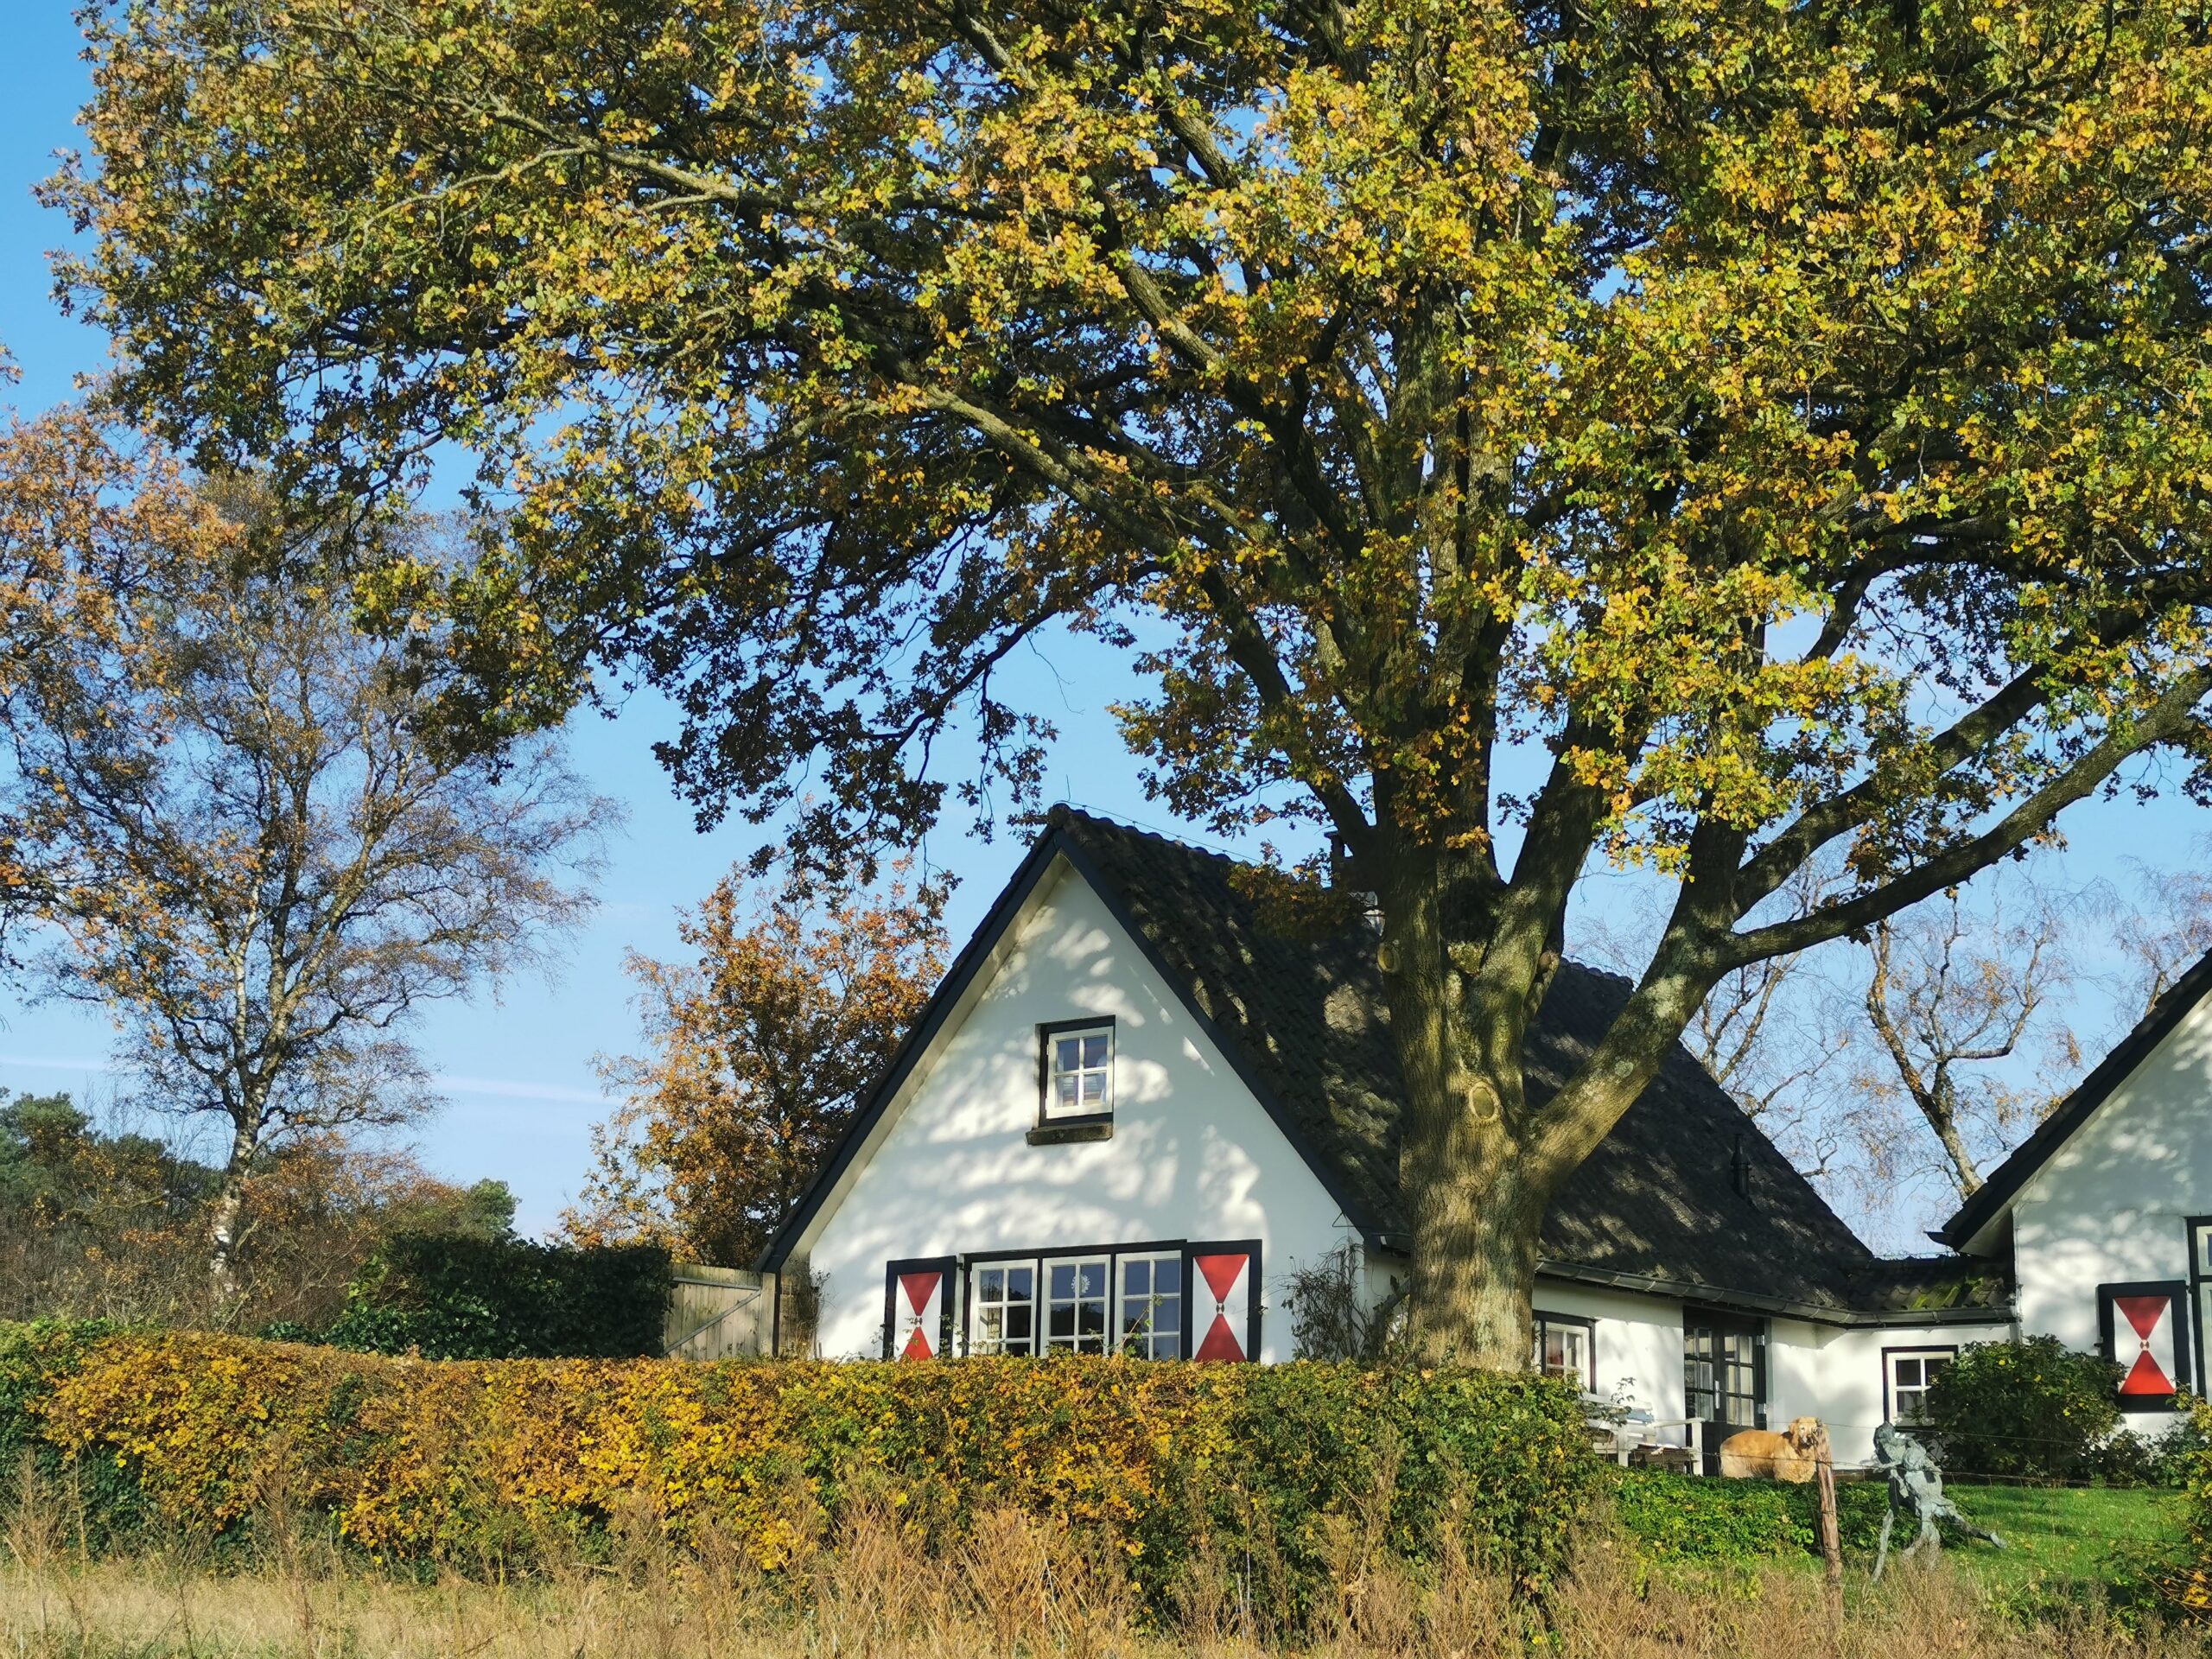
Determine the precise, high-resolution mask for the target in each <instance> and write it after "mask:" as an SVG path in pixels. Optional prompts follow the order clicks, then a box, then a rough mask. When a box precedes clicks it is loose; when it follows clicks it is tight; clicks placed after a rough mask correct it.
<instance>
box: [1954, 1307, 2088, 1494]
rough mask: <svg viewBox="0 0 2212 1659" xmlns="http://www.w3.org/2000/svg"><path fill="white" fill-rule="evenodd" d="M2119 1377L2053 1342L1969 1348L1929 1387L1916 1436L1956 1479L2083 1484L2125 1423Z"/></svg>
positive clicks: (2035, 1340)
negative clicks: (1976, 1477) (2050, 1480)
mask: <svg viewBox="0 0 2212 1659" xmlns="http://www.w3.org/2000/svg"><path fill="white" fill-rule="evenodd" d="M2119 1389H2120V1367H2118V1366H2117V1365H2115V1364H2113V1363H2112V1362H2111V1361H2110V1360H2108V1359H2104V1358H2101V1357H2099V1356H2097V1355H2095V1354H2082V1353H2075V1352H2074V1351H2072V1350H2070V1349H2069V1348H2068V1347H2066V1346H2065V1345H2064V1344H2063V1343H2061V1342H2060V1341H2059V1340H2058V1338H2056V1337H2030V1338H2027V1339H2026V1340H2024V1341H2022V1342H1986V1343H1974V1344H1968V1345H1967V1346H1965V1347H1962V1348H1961V1349H1960V1350H1959V1353H1958V1357H1956V1358H1955V1359H1954V1360H1953V1361H1952V1362H1951V1363H1950V1364H1948V1366H1946V1367H1945V1368H1944V1369H1943V1370H1942V1372H1941V1373H1940V1374H1939V1375H1938V1376H1937V1377H1936V1381H1935V1383H1934V1384H1933V1385H1932V1386H1931V1387H1930V1388H1929V1390H1928V1395H1927V1417H1926V1420H1925V1421H1924V1422H1923V1424H1922V1425H1920V1426H1919V1427H1916V1429H1915V1430H1914V1431H1913V1432H1914V1433H1916V1434H1917V1435H1919V1436H1920V1437H1921V1438H1922V1439H1923V1440H1925V1441H1926V1442H1927V1443H1928V1446H1929V1450H1930V1451H1931V1452H1934V1453H1935V1455H1936V1460H1937V1461H1938V1462H1939V1463H1941V1464H1942V1465H1943V1467H1944V1468H1945V1469H1946V1470H1947V1471H1950V1472H1952V1473H1954V1474H1976V1475H1993V1476H1999V1477H2003V1478H2012V1479H2018V1478H2059V1479H2080V1478H2086V1477H2088V1476H2090V1475H2094V1474H2096V1473H2099V1472H2100V1468H2099V1452H2100V1449H2101V1447H2102V1446H2104V1444H2105V1442H2106V1441H2107V1440H2109V1439H2110V1438H2111V1436H2112V1435H2113V1433H2114V1432H2115V1431H2116V1430H2117V1429H2118V1428H2119V1427H2120V1407H2119V1404H2118V1394H2119Z"/></svg>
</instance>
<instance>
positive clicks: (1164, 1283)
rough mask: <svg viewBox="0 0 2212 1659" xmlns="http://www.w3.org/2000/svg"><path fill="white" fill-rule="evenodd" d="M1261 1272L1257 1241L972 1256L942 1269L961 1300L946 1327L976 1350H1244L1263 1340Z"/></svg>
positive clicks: (1182, 1354)
mask: <svg viewBox="0 0 2212 1659" xmlns="http://www.w3.org/2000/svg"><path fill="white" fill-rule="evenodd" d="M948 1265H950V1264H948ZM1259 1275H1260V1244H1259V1242H1258V1241H1257V1240H1255V1239H1244V1240H1238V1241H1235V1242H1232V1243H1222V1244H1211V1243H1198V1242H1195V1241H1194V1242H1191V1243H1185V1242H1184V1241H1182V1240H1179V1239H1155V1240H1152V1241H1150V1242H1147V1243H1141V1244H1095V1245H1090V1246H1088V1247H1084V1248H1070V1249H1058V1250H1034V1251H1025V1252H1023V1253H1022V1254H1020V1255H1013V1254H1010V1253H1009V1254H1007V1255H998V1254H992V1255H982V1256H971V1257H968V1258H966V1260H965V1268H964V1270H963V1271H962V1272H960V1273H957V1274H949V1275H948V1277H949V1278H950V1279H951V1280H952V1281H954V1283H955V1285H956V1287H957V1292H958V1294H959V1298H960V1301H959V1313H958V1314H957V1318H955V1319H953V1320H952V1325H953V1328H954V1329H955V1330H957V1331H959V1332H963V1333H964V1336H963V1338H962V1339H960V1340H958V1341H957V1342H956V1343H955V1344H954V1346H955V1349H956V1351H959V1352H963V1353H969V1354H976V1355H984V1354H1028V1355H1045V1354H1114V1353H1118V1354H1126V1355H1127V1356H1128V1357H1130V1358H1132V1359H1190V1358H1193V1357H1195V1358H1198V1359H1216V1358H1236V1359H1244V1358H1249V1357H1252V1356H1253V1355H1255V1354H1256V1353H1257V1352H1258V1344H1259V1340H1260V1307H1259V1296H1258V1294H1257V1292H1256V1288H1255V1287H1256V1286H1257V1284H1258V1281H1259ZM948 1294H950V1293H948ZM1194 1325H1195V1326H1197V1327H1198V1328H1197V1329H1196V1330H1195V1331H1194V1330H1193V1328H1192V1327H1193V1326H1194ZM1208 1342H1211V1344H1212V1347H1211V1350H1209V1349H1208V1348H1207V1347H1206V1345H1205V1344H1207V1343H1208Z"/></svg>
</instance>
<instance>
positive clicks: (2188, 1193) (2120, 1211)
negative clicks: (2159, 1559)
mask: <svg viewBox="0 0 2212 1659" xmlns="http://www.w3.org/2000/svg"><path fill="white" fill-rule="evenodd" d="M2010 1212H2011V1243H2012V1266H2013V1272H2014V1274H2015V1275H2016V1278H2017V1280H2018V1307H2019V1314H2020V1325H2021V1328H2022V1330H2023V1331H2024V1332H2026V1333H2027V1334H2029V1335H2040V1334H2046V1333H2047V1334H2049V1335H2051V1336H2055V1337H2056V1338H2059V1339H2060V1340H2061V1341H2062V1342H2063V1343H2065V1344H2066V1345H2067V1346H2069V1348H2080V1349H2093V1348H2095V1347H2096V1346H2097V1345H2098V1344H2099V1342H2100V1340H2101V1332H2100V1331H2099V1328H2098V1313H2097V1287H2099V1286H2100V1285H2109V1284H2140V1283H2151V1282H2158V1281H2177V1282H2180V1283H2183V1284H2187V1283H2188V1282H2189V1281H2190V1229H2189V1223H2190V1218H2191V1217H2203V1216H2206V1215H2212V1009H2208V1007H2206V1005H2205V1004H2203V1003H2199V1004H2198V1005H2197V1006H2196V1007H2195V1008H2193V1009H2191V1010H2190V1012H2189V1013H2188V1014H2185V1015H2183V1017H2182V1019H2181V1020H2180V1021H2179V1022H2178V1023H2177V1025H2176V1026H2175V1027H2174V1028H2173V1029H2172V1030H2171V1031H2170V1032H2168V1033H2166V1036H2165V1038H2164V1040H2163V1041H2161V1042H2160V1043H2159V1044H2158V1046H2156V1047H2155V1048H2153V1049H2152V1051H2151V1052H2150V1053H2149V1055H2147V1056H2146V1057H2145V1058H2144V1060H2143V1061H2142V1062H2141V1064H2139V1065H2137V1066H2136V1068H2135V1069H2134V1071H2132V1072H2131V1073H2130V1074H2129V1075H2128V1076H2127V1077H2126V1078H2124V1079H2123V1080H2122V1081H2121V1082H2120V1084H2118V1085H2117V1086H2116V1087H2114V1088H2113V1091H2112V1092H2111V1093H2110V1094H2109V1095H2107V1096H2106V1097H2105V1099H2104V1101H2103V1102H2102V1103H2101V1105H2100V1106H2099V1107H2098V1108H2097V1109H2096V1110H2095V1111H2094V1112H2093V1113H2092V1114H2091V1115H2090V1116H2089V1118H2088V1121H2087V1122H2084V1123H2083V1124H2082V1127H2081V1128H2078V1129H2076V1130H2075V1132H2074V1134H2073V1135H2071V1136H2069V1138H2068V1140H2067V1141H2066V1143H2065V1144H2064V1145H2063V1146H2062V1147H2059V1148H2058V1149H2057V1150H2056V1152H2054V1153H2052V1154H2050V1157H2049V1158H2048V1159H2046V1160H2044V1165H2043V1166H2042V1167H2041V1168H2040V1169H2038V1170H2037V1172H2036V1173H2035V1174H2034V1175H2032V1176H2031V1177H2030V1178H2029V1179H2028V1181H2027V1183H2026V1184H2025V1185H2024V1186H2023V1187H2022V1188H2021V1189H2020V1192H2018V1195H2017V1196H2016V1197H2015V1198H2014V1199H2013V1201H2012V1205H2011V1206H2010ZM1992 1231H1993V1233H1994V1232H1996V1231H1997V1230H1995V1229H1993V1230H1992ZM1975 1243H1977V1244H1978V1245H1982V1246H1983V1247H1984V1248H1990V1246H1989V1245H1987V1244H1986V1243H1984V1241H1981V1240H1977V1241H1975ZM1995 1247H1996V1248H1999V1249H2001V1248H2002V1239H2001V1234H1999V1236H1998V1237H1997V1240H1996V1245H1995ZM2200 1300H2201V1299H2200ZM2189 1323H2190V1325H2192V1326H2193V1325H2195V1324H2196V1320H2195V1319H2191V1320H2190V1322H2189ZM2194 1334H2195V1333H2194V1331H2193V1330H2190V1331H2188V1332H2185V1336H2186V1337H2187V1338H2189V1339H2190V1341H2191V1343H2192V1346H2193V1340H2194ZM2191 1370H2192V1375H2193V1377H2194V1380H2196V1382H2197V1383H2198V1384H2199V1386H2200V1387H2201V1386H2202V1377H2201V1374H2199V1373H2198V1369H2197V1367H2196V1364H2195V1363H2192V1366H2191ZM2169 1421H2171V1418H2170V1417H2168V1416H2167V1415H2166V1414H2158V1413H2142V1414H2135V1415H2134V1416H2133V1421H2131V1424H2130V1426H2131V1427H2135V1428H2137V1429H2139V1430H2141V1431H2143V1432H2146V1433H2155V1432H2157V1431H2158V1429H2159V1428H2161V1427H2164V1425H2165V1424H2166V1423H2167V1422H2169Z"/></svg>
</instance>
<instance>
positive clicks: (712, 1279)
mask: <svg viewBox="0 0 2212 1659" xmlns="http://www.w3.org/2000/svg"><path fill="white" fill-rule="evenodd" d="M775 1319H776V1275H775V1274H772V1273H751V1272H748V1271H747V1270H746V1269H745V1268H708V1267H700V1266H696V1265H695V1264H693V1263H690V1262H677V1264H676V1283H675V1287H674V1288H673V1289H671V1291H670V1292H669V1297H668V1313H667V1315H666V1317H665V1318H664V1319H663V1321H662V1324H661V1348H662V1351H663V1352H664V1353H666V1354H667V1355H668V1356H669V1357H670V1358H671V1359H759V1358H761V1357H765V1356H766V1354H767V1352H768V1349H769V1344H770V1343H771V1341H772V1338H773V1337H774V1333H775Z"/></svg>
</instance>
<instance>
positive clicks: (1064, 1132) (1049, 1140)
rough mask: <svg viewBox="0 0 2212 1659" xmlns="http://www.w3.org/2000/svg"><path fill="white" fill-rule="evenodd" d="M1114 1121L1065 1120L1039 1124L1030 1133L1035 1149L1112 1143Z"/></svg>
mask: <svg viewBox="0 0 2212 1659" xmlns="http://www.w3.org/2000/svg"><path fill="white" fill-rule="evenodd" d="M1113 1138H1114V1120H1113V1119H1112V1118H1110V1117H1085V1118H1073V1119H1068V1120H1065V1121H1063V1122H1058V1123H1039V1125H1038V1126H1037V1127H1036V1128H1033V1129H1032V1130H1030V1131H1029V1144H1030V1145H1031V1146H1033V1147H1064V1146H1066V1145H1068V1144H1070V1143H1071V1142H1072V1141H1111V1140H1112V1139H1113Z"/></svg>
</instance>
